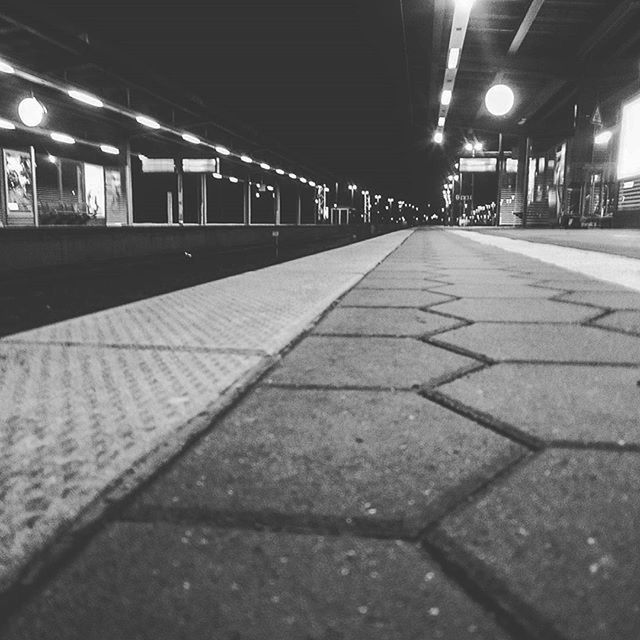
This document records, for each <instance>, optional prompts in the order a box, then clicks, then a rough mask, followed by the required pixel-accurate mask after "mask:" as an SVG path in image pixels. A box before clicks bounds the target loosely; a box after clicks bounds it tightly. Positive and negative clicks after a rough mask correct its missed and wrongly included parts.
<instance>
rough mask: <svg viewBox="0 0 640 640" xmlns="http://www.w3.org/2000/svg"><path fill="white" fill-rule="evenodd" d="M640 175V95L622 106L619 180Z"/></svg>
mask: <svg viewBox="0 0 640 640" xmlns="http://www.w3.org/2000/svg"><path fill="white" fill-rule="evenodd" d="M636 176H640V96H636V98H634V99H633V100H632V101H631V102H627V103H626V104H625V105H623V107H622V125H621V128H620V147H619V150H618V180H626V179H627V178H635V177H636Z"/></svg>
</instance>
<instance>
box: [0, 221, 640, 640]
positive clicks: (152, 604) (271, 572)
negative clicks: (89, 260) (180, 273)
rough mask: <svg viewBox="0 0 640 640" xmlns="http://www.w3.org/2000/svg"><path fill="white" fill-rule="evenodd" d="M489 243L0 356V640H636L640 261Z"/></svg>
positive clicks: (340, 267)
mask: <svg viewBox="0 0 640 640" xmlns="http://www.w3.org/2000/svg"><path fill="white" fill-rule="evenodd" d="M506 235H508V234H502V233H499V232H498V233H482V234H480V233H475V232H473V231H471V232H469V231H466V230H465V231H442V230H435V229H429V230H426V229H424V230H423V229H419V230H402V231H396V232H394V233H390V234H387V235H384V236H380V237H377V238H373V239H369V240H365V241H363V242H360V243H358V244H354V245H349V246H347V247H342V248H339V249H333V250H331V251H327V252H324V253H322V254H317V255H313V256H308V257H305V258H301V259H298V260H293V261H290V262H287V263H283V264H280V265H276V266H272V267H268V268H266V269H261V270H258V271H252V272H249V273H245V274H242V275H237V276H233V277H230V278H226V279H223V280H219V281H215V282H210V283H207V284H202V285H198V286H196V287H191V288H188V289H183V290H180V291H176V292H173V293H169V294H165V295H162V296H159V297H155V298H150V299H148V300H142V301H139V302H135V303H132V304H128V305H124V306H121V307H116V308H113V309H109V310H106V311H101V312H99V313H96V314H92V315H87V316H83V317H80V318H76V319H73V320H68V321H65V322H61V323H58V324H54V325H50V326H46V327H41V328H39V329H34V330H31V331H27V332H23V333H18V334H14V335H11V336H7V337H5V338H3V339H1V340H0V372H1V377H2V380H3V384H2V387H1V388H0V416H1V424H2V427H1V431H0V442H1V444H2V446H1V447H0V463H1V464H0V482H1V486H0V491H1V495H2V500H1V501H0V589H1V591H0V594H1V595H0V605H1V606H2V608H3V618H4V620H3V623H2V625H1V626H0V638H3V640H4V639H6V640H18V639H20V640H27V639H29V640H35V639H40V638H47V640H54V639H58V638H59V639H64V640H75V639H76V638H77V639H82V640H94V639H100V640H103V639H104V640H107V639H108V640H111V639H113V638H123V639H134V638H135V639H136V640H137V639H146V638H149V639H151V638H153V639H154V640H163V639H167V640H169V639H171V640H175V639H178V638H185V639H186V638H188V639H189V640H200V639H205V638H206V639H212V638H213V639H216V640H217V639H224V640H249V639H251V640H253V639H263V638H264V639H275V638H277V639H278V640H280V639H291V640H294V639H295V640H298V639H302V638H304V639H305V640H307V639H314V640H321V639H322V640H330V639H331V640H337V639H341V638H343V639H345V640H346V639H349V640H351V639H362V640H365V639H366V640H370V639H373V640H390V639H394V640H396V639H397V640H405V639H416V640H418V639H420V640H424V639H431V638H444V639H447V640H460V639H463V638H477V639H484V640H507V639H511V640H530V639H537V640H610V639H616V640H627V639H628V640H632V639H633V640H636V639H637V638H638V637H639V636H640V579H639V578H638V576H639V575H640V553H639V552H638V549H639V548H640V528H639V527H638V523H639V522H640V492H638V478H640V260H637V259H635V258H633V257H625V258H619V257H618V256H609V258H607V256H603V255H602V254H600V253H596V252H594V251H589V252H584V251H582V254H584V255H582V258H583V259H582V260H578V254H575V255H574V257H573V258H572V259H570V260H568V261H567V262H566V263H562V259H563V258H562V254H563V252H562V251H560V254H561V255H560V257H558V256H557V255H555V254H554V255H552V253H553V251H552V249H558V247H551V248H549V245H547V244H535V243H527V242H524V243H521V240H518V239H515V240H514V239H513V238H508V237H505V236H506ZM522 245H529V246H522ZM532 247H533V248H532ZM575 251H580V250H579V249H576V250H575ZM545 252H546V253H545ZM608 259H609V260H611V261H615V260H620V259H622V260H624V261H627V262H624V266H621V265H622V263H620V262H618V263H616V265H617V267H615V268H611V269H608V270H607V269H605V268H604V266H603V265H605V264H606V261H607V260H608ZM594 264H599V265H601V266H600V267H599V269H598V271H597V272H596V273H594V272H592V271H589V269H592V267H593V265H594ZM590 265H591V266H590ZM621 270H623V271H624V277H623V279H622V280H621V279H620V278H621V276H620V271H621ZM587 274H588V275H587ZM596 276H597V277H596Z"/></svg>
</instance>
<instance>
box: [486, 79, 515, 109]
mask: <svg viewBox="0 0 640 640" xmlns="http://www.w3.org/2000/svg"><path fill="white" fill-rule="evenodd" d="M484 103H485V105H486V107H487V109H488V111H489V113H490V114H491V115H494V116H506V115H507V114H508V113H509V111H511V109H513V105H514V103H515V96H514V94H513V90H512V89H511V87H508V86H507V85H506V84H496V85H494V86H493V87H491V89H489V91H487V95H486V96H485V99H484Z"/></svg>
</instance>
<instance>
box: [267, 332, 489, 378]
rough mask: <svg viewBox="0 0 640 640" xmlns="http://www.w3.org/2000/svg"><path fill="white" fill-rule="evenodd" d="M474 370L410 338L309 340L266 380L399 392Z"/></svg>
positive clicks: (464, 360)
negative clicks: (396, 390)
mask: <svg viewBox="0 0 640 640" xmlns="http://www.w3.org/2000/svg"><path fill="white" fill-rule="evenodd" d="M447 335H448V334H447ZM474 364H477V362H476V361H475V360H472V359H471V358H466V357H464V356H460V355H458V354H456V353H451V352H450V351H447V350H445V349H440V348H437V347H434V346H432V345H428V344H425V343H424V342H421V341H419V340H415V339H412V338H339V337H335V338H333V337H320V336H309V337H308V338H306V339H305V340H303V341H302V342H301V343H300V344H299V345H297V346H296V348H295V349H294V350H293V351H291V353H289V354H288V355H287V356H286V357H285V358H284V360H283V362H282V365H281V366H279V367H278V368H276V369H274V370H273V372H272V373H271V374H270V375H269V378H268V380H269V382H270V383H272V384H293V385H321V386H330V387H344V386H347V387H385V388H394V389H400V388H410V387H413V386H415V385H424V384H427V383H429V382H431V381H433V380H436V379H438V378H441V377H442V376H444V375H446V374H451V373H453V372H455V371H458V370H462V369H464V368H466V367H469V366H472V365H474Z"/></svg>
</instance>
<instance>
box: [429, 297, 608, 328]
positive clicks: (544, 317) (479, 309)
mask: <svg viewBox="0 0 640 640" xmlns="http://www.w3.org/2000/svg"><path fill="white" fill-rule="evenodd" d="M433 309H434V311H440V312H442V313H450V314H452V315H454V316H460V317H462V318H466V319H467V320H473V321H477V322H545V321H546V322H584V321H586V320H589V319H590V318H593V317H595V316H596V315H598V314H599V313H600V312H599V311H598V310H597V309H593V307H584V306H579V305H573V304H564V303H562V302H554V301H553V300H540V299H539V298H489V299H482V298H465V299H463V300H454V301H452V302H445V303H443V304H439V305H436V306H434V307H433Z"/></svg>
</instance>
